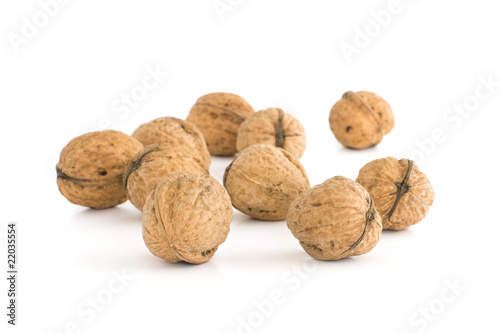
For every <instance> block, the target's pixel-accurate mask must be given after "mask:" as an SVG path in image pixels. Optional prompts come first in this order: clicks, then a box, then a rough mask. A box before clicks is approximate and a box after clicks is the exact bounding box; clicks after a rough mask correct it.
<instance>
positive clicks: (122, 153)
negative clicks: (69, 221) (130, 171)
mask: <svg viewBox="0 0 500 333" xmlns="http://www.w3.org/2000/svg"><path fill="white" fill-rule="evenodd" d="M141 148H142V144H141V143H140V142H139V141H138V140H137V139H135V138H133V137H131V136H128V135H127V134H124V133H122V132H118V131H114V130H106V131H100V132H91V133H87V134H83V135H81V136H79V137H76V138H74V139H73V140H71V141H70V142H69V143H68V145H67V146H66V147H64V148H63V150H62V151H61V156H60V158H59V162H58V163H57V166H56V171H57V186H58V187H59V191H60V192H61V193H62V195H64V196H65V197H66V199H68V200H69V201H70V202H72V203H74V204H77V205H81V206H85V207H91V208H95V209H104V208H109V207H113V206H116V205H119V204H121V203H123V202H125V201H127V196H126V195H125V191H124V189H123V172H124V171H125V168H126V167H127V165H128V164H129V162H130V160H131V159H132V157H134V155H135V154H137V152H138V151H139V150H141Z"/></svg>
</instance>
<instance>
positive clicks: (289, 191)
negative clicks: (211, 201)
mask: <svg viewBox="0 0 500 333" xmlns="http://www.w3.org/2000/svg"><path fill="white" fill-rule="evenodd" d="M224 186H225V187H226V189H227V191H228V193H229V196H230V197H231V202H232V203H233V206H234V207H235V208H236V209H238V210H239V211H240V212H242V213H244V214H247V215H249V216H251V217H253V218H256V219H259V220H282V219H284V218H285V217H286V214H287V212H288V207H289V206H290V203H291V202H292V201H293V200H294V199H295V198H296V197H297V196H298V195H299V194H300V193H302V192H304V191H305V190H307V189H309V187H310V185H309V178H308V177H307V174H306V171H305V170H304V168H303V167H302V165H301V164H300V162H299V161H298V160H296V159H295V158H294V157H293V156H292V154H291V153H289V152H287V151H286V150H284V149H281V148H276V147H274V146H270V145H253V146H250V147H248V148H247V149H245V150H243V151H242V152H241V153H240V154H239V156H238V157H236V158H235V159H234V160H233V162H231V164H230V165H229V166H228V167H227V168H226V172H225V173H224Z"/></svg>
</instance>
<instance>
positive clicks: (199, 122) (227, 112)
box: [186, 93, 255, 156]
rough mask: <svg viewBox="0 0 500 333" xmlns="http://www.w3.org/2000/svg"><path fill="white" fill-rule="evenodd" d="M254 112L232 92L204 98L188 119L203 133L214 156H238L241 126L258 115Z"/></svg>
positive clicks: (194, 107) (198, 101)
mask: <svg viewBox="0 0 500 333" xmlns="http://www.w3.org/2000/svg"><path fill="white" fill-rule="evenodd" d="M254 113H255V111H254V109H253V108H252V107H251V106H250V104H248V102H247V101H245V100H244V99H243V98H242V97H240V96H238V95H235V94H230V93H212V94H208V95H204V96H201V97H200V98H198V100H197V101H196V104H195V105H193V107H192V108H191V111H190V112H189V115H188V116H187V118H186V120H187V121H189V122H191V123H193V124H195V125H196V127H198V128H199V129H200V131H201V133H203V136H204V137H205V140H206V142H207V146H208V150H209V151H210V154H212V155H223V156H230V155H234V154H236V152H237V150H236V135H237V133H238V128H239V127H240V125H241V123H242V122H244V121H245V120H246V119H247V118H248V117H250V116H251V115H252V114H254Z"/></svg>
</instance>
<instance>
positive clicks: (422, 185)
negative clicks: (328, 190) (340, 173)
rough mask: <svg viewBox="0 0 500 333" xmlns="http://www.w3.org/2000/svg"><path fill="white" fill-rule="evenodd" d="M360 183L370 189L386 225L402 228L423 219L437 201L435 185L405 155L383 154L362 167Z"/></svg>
mask: <svg viewBox="0 0 500 333" xmlns="http://www.w3.org/2000/svg"><path fill="white" fill-rule="evenodd" d="M356 181H357V182H358V183H360V184H361V185H363V187H364V188H366V190H367V191H368V192H369V193H370V195H371V197H372V198H373V201H374V202H375V207H376V208H377V210H378V211H379V213H380V215H382V224H383V226H384V229H392V230H402V229H406V228H408V227H410V226H412V225H414V224H416V223H418V222H420V221H421V220H422V219H423V218H424V217H425V216H426V215H427V213H428V212H429V208H430V206H431V205H432V203H433V201H434V188H433V187H432V185H431V183H430V182H429V179H428V178H427V176H426V175H425V174H424V173H423V172H421V171H420V170H419V169H418V167H417V165H416V164H415V163H414V162H413V161H411V160H408V159H406V158H403V159H401V160H399V161H398V160H397V159H396V158H394V157H387V158H381V159H378V160H375V161H372V162H370V163H368V164H366V165H365V166H364V167H362V168H361V170H360V171H359V175H358V178H357V179H356Z"/></svg>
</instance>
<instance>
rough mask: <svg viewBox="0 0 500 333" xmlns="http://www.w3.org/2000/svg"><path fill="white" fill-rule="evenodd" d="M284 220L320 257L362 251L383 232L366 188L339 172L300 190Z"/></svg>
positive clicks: (306, 248) (309, 252) (367, 250)
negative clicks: (317, 183)
mask: <svg viewBox="0 0 500 333" xmlns="http://www.w3.org/2000/svg"><path fill="white" fill-rule="evenodd" d="M286 221H287V225H288V228H290V230H291V231H292V234H293V235H294V236H295V238H297V239H298V240H299V242H300V245H302V247H303V248H304V250H305V251H306V252H307V253H308V254H309V255H311V256H312V257H313V258H316V259H320V260H338V259H342V258H346V257H350V256H357V255H361V254H365V253H367V252H369V251H371V250H372V249H373V248H374V247H375V245H377V243H378V241H379V239H380V235H381V233H382V223H381V218H380V215H379V214H378V213H377V211H376V209H375V207H374V204H373V201H372V199H371V198H370V195H369V194H368V192H367V191H366V190H365V189H364V188H363V187H362V186H361V185H359V184H358V183H356V182H354V181H352V180H350V179H348V178H345V177H341V176H337V177H334V178H331V179H329V180H327V181H325V182H324V183H322V184H320V185H316V186H314V187H313V188H312V189H310V190H308V191H306V192H304V193H302V194H301V195H300V196H299V197H298V198H297V199H295V200H294V201H293V203H292V204H291V206H290V211H289V212H288V216H287V218H286Z"/></svg>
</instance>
